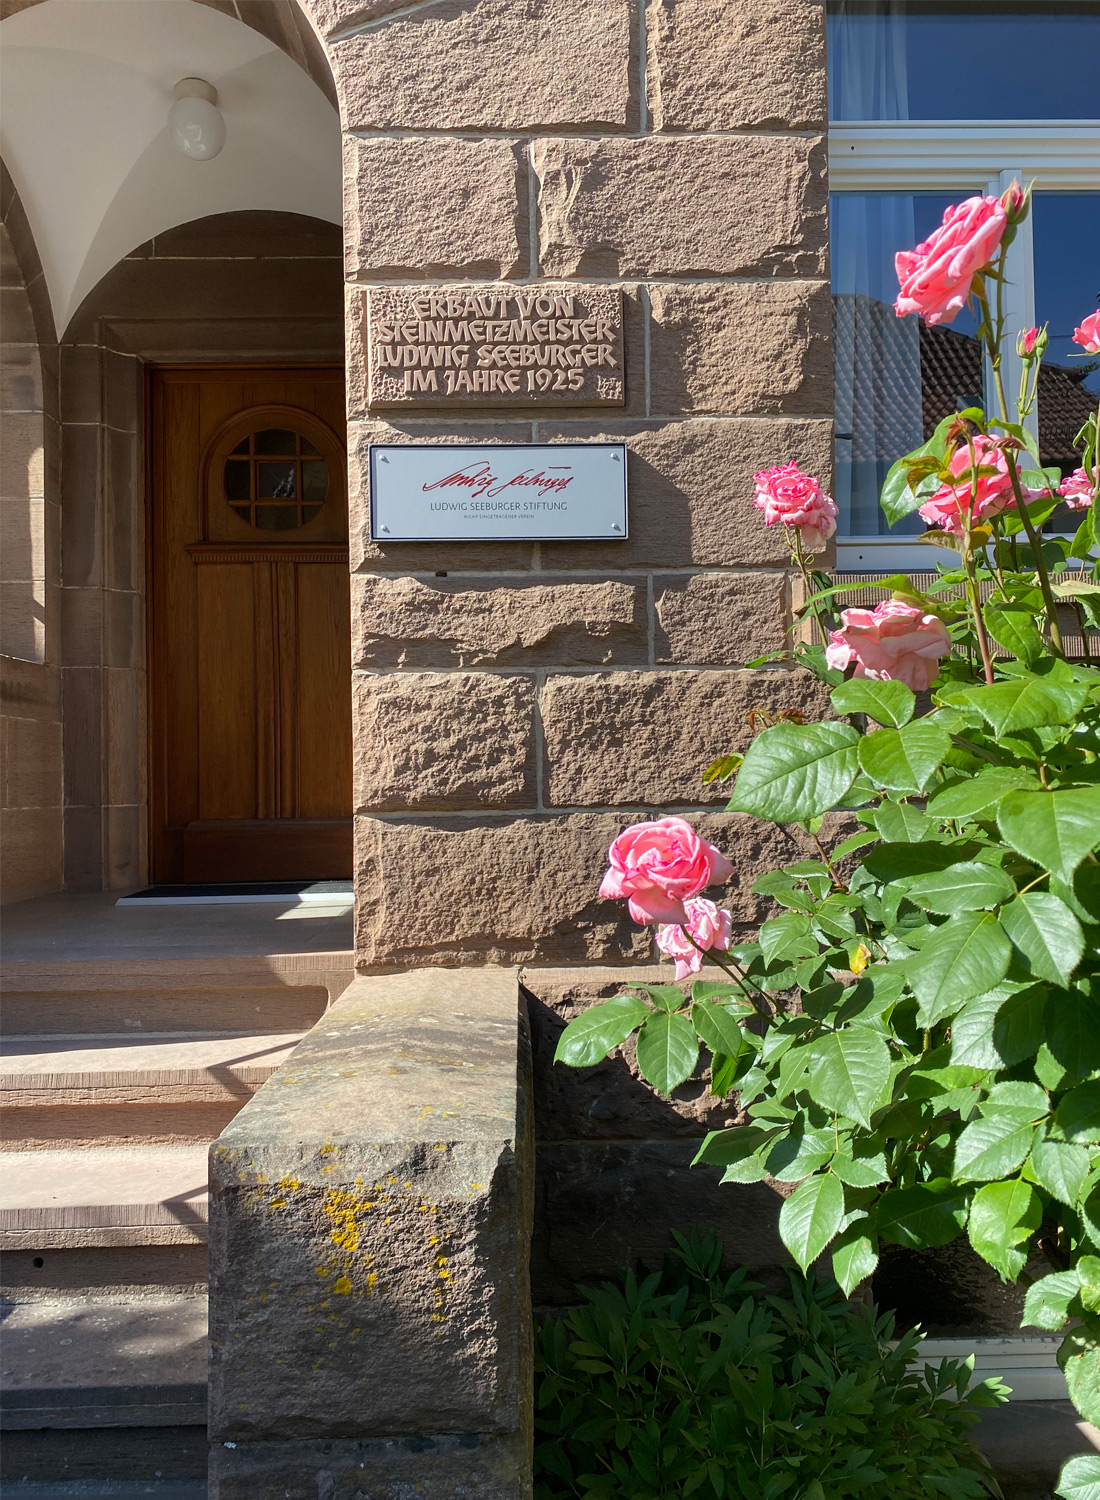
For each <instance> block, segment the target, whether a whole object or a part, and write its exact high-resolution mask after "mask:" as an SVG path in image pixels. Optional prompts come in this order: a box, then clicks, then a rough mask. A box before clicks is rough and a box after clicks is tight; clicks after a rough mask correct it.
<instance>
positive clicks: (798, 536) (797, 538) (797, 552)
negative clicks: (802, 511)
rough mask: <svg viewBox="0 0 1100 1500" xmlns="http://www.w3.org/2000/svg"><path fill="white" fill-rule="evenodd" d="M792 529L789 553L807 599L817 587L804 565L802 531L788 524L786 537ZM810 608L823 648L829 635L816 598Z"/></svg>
mask: <svg viewBox="0 0 1100 1500" xmlns="http://www.w3.org/2000/svg"><path fill="white" fill-rule="evenodd" d="M792 531H793V532H794V546H793V547H792V548H791V555H792V556H793V558H794V560H795V563H796V564H797V565H798V571H799V572H800V573H801V574H802V582H803V584H804V585H805V587H806V597H807V599H812V598H813V596H814V594H816V593H817V589H816V588H815V587H814V582H813V579H812V578H811V577H810V570H809V568H808V567H807V566H806V559H805V558H804V557H803V555H802V533H801V532H800V531H799V529H798V527H797V526H795V527H791V526H788V527H787V535H788V537H789V536H790V533H791V532H792ZM810 608H811V609H812V610H813V616H814V620H815V621H816V622H817V630H818V634H819V635H820V636H821V645H822V648H823V649H824V647H826V646H827V645H828V644H829V636H828V633H827V632H826V630H825V624H824V622H823V620H822V618H821V610H820V609H819V608H818V604H817V600H816V599H815V600H814V602H813V604H811V605H810Z"/></svg>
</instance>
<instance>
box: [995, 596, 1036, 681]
mask: <svg viewBox="0 0 1100 1500" xmlns="http://www.w3.org/2000/svg"><path fill="white" fill-rule="evenodd" d="M983 616H984V619H985V628H986V629H987V630H988V631H989V634H990V635H991V636H992V637H993V639H994V640H995V641H996V642H997V645H998V646H1003V647H1004V648H1005V650H1006V651H1011V653H1012V655H1013V656H1015V657H1016V658H1017V660H1019V661H1022V662H1023V663H1024V664H1025V666H1029V667H1032V666H1034V665H1035V663H1036V662H1037V661H1038V660H1039V658H1040V657H1041V656H1042V654H1043V652H1044V650H1045V649H1046V648H1045V646H1044V645H1043V638H1042V636H1041V635H1040V634H1039V632H1038V630H1036V628H1035V621H1034V619H1033V618H1032V616H1031V615H1030V614H1029V613H1028V611H1027V610H1026V609H1013V608H1012V607H1011V606H1010V605H1009V606H1005V605H1000V606H997V605H989V604H987V605H986V607H985V610H984V611H983Z"/></svg>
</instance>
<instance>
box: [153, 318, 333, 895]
mask: <svg viewBox="0 0 1100 1500" xmlns="http://www.w3.org/2000/svg"><path fill="white" fill-rule="evenodd" d="M342 337H343V330H342V329H341V341H342ZM142 364H143V370H142V375H143V380H142V399H143V413H142V416H143V421H142V429H143V432H144V436H145V442H144V475H143V480H144V484H143V489H144V497H143V517H144V530H145V536H144V567H145V620H144V628H145V677H146V692H145V715H144V723H143V731H144V740H145V743H144V745H143V746H142V758H143V762H144V766H145V775H146V788H147V796H146V824H145V828H146V859H145V878H146V879H147V880H148V881H149V882H150V883H153V882H156V881H157V880H162V879H164V872H163V870H161V871H160V872H159V873H158V869H157V864H158V856H159V857H160V858H161V860H163V854H162V851H161V850H160V844H161V834H162V831H163V829H164V828H165V827H166V826H167V825H166V822H165V816H166V804H167V799H168V788H167V781H166V775H165V773H166V764H165V763H164V762H165V759H166V758H165V757H162V758H161V760H162V764H159V765H158V764H157V759H158V757H157V748H158V737H157V726H158V723H159V722H160V717H159V716H160V715H161V714H162V713H163V711H164V701H165V696H166V694H167V692H168V687H167V673H166V671H165V670H164V665H163V662H162V661H160V659H159V655H158V646H157V640H156V631H155V621H154V595H155V580H156V573H155V570H154V563H153V553H154V536H155V531H154V518H153V493H154V466H155V462H156V450H157V443H156V434H155V433H154V430H153V384H154V381H155V379H156V377H157V375H158V374H160V373H161V372H163V371H172V372H173V373H180V374H187V373H189V372H191V373H194V374H195V375H200V376H201V375H211V374H216V375H220V376H224V377H225V378H226V379H232V378H233V377H234V376H238V377H239V376H247V375H248V374H256V375H260V374H264V375H268V374H275V373H277V372H278V371H279V370H297V371H302V372H303V373H308V372H310V371H316V372H317V373H318V374H320V373H322V372H324V373H331V374H339V375H340V376H341V378H342V379H345V381H346V366H345V362H344V360H343V359H318V358H310V357H309V355H308V354H307V355H306V357H304V358H299V359H295V358H293V357H290V356H284V357H282V358H279V359H273V358H271V356H270V355H269V354H268V355H259V354H258V352H257V354H256V355H255V356H254V357H251V358H250V357H248V354H245V353H242V354H241V355H239V356H237V357H227V358H223V359H216V358H215V359H173V358H171V357H167V358H163V357H150V358H146V359H145V360H143V362H142ZM348 503H349V504H350V496H349V497H348ZM349 679H350V664H349Z"/></svg>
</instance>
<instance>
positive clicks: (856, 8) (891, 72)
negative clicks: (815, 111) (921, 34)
mask: <svg viewBox="0 0 1100 1500" xmlns="http://www.w3.org/2000/svg"><path fill="white" fill-rule="evenodd" d="M829 16H830V22H831V24H830V27H829V114H830V116H831V117H832V118H833V119H834V120H908V118H909V80H908V73H907V70H906V47H905V4H904V0H883V3H881V4H878V5H874V6H868V5H867V4H866V3H864V4H859V3H858V0H851V3H850V0H836V3H834V4H833V5H832V6H830V9H829Z"/></svg>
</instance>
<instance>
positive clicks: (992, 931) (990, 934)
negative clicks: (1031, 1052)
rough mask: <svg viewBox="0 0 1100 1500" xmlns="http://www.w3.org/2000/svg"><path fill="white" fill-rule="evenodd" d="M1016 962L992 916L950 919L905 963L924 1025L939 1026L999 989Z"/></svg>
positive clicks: (972, 914)
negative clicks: (973, 1000) (998, 986)
mask: <svg viewBox="0 0 1100 1500" xmlns="http://www.w3.org/2000/svg"><path fill="white" fill-rule="evenodd" d="M1011 957H1012V946H1011V944H1010V943H1009V941H1008V939H1007V938H1006V937H1005V935H1004V933H1003V932H1002V931H1001V929H1000V927H999V926H998V925H997V921H996V918H995V917H994V915H993V914H992V913H991V912H978V911H974V912H963V913H960V915H959V916H957V917H950V918H949V919H948V920H947V921H946V922H945V923H944V924H943V926H942V927H937V928H936V932H935V936H934V937H933V938H932V940H931V941H930V942H928V943H926V944H925V946H924V947H923V948H922V949H921V950H920V952H919V953H916V954H914V956H913V957H912V958H908V959H906V960H905V972H906V975H907V976H908V979H909V985H910V988H911V989H912V990H913V993H914V994H915V995H916V997H917V1001H918V1003H919V1007H920V1009H919V1012H918V1017H917V1019H918V1021H919V1023H920V1025H921V1026H934V1025H935V1024H936V1022H937V1021H942V1020H944V1019H945V1018H946V1017H947V1016H952V1015H954V1014H955V1012H956V1011H958V1010H961V1009H962V1007H963V1006H964V1005H965V1004H966V1002H967V1001H968V1000H970V999H973V997H974V996H975V995H981V994H983V993H984V992H985V991H986V990H989V989H992V988H993V986H994V985H996V984H999V983H1000V981H1001V980H1002V979H1003V978H1004V977H1005V974H1006V973H1007V971H1008V965H1009V960H1010V959H1011Z"/></svg>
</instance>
